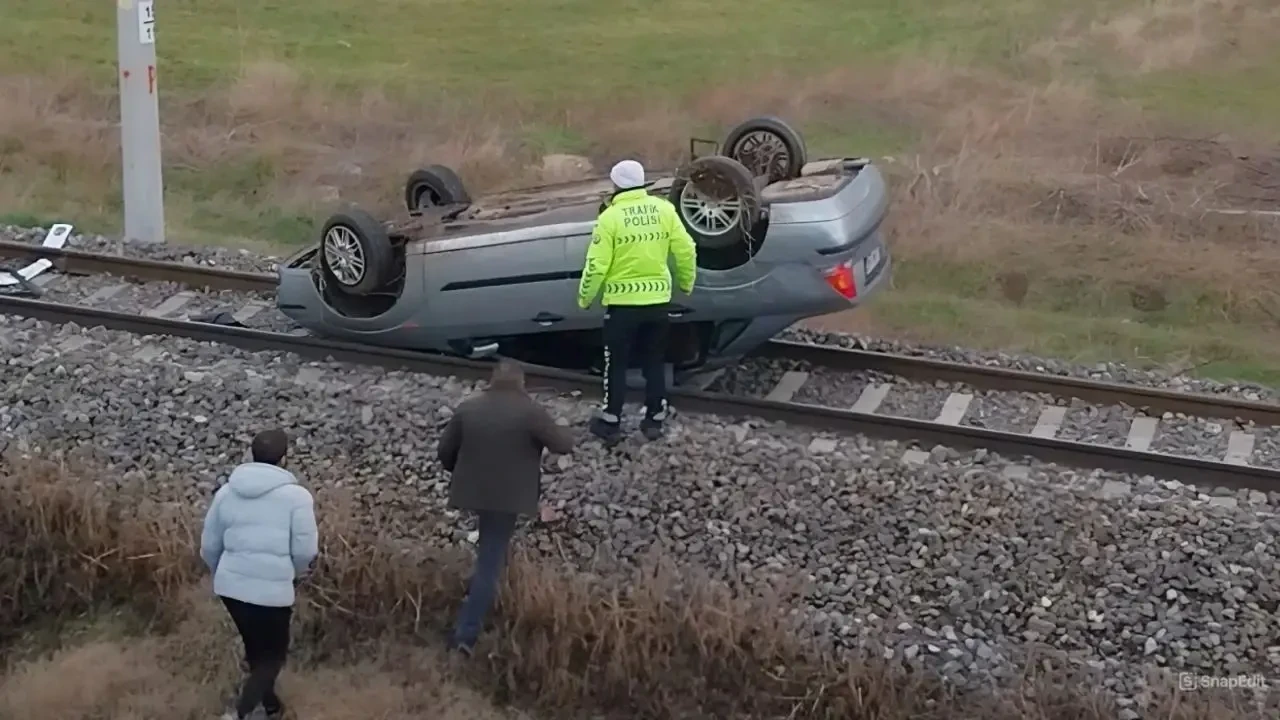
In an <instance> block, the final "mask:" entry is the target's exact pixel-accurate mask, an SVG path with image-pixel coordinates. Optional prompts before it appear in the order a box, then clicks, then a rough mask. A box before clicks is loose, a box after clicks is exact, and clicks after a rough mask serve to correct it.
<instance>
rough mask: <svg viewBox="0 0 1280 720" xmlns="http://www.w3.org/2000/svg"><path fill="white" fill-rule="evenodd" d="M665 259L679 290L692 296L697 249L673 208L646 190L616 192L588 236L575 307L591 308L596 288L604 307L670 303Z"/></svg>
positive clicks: (668, 275) (669, 283) (667, 270)
mask: <svg viewBox="0 0 1280 720" xmlns="http://www.w3.org/2000/svg"><path fill="white" fill-rule="evenodd" d="M668 255H670V256H672V257H674V258H675V265H676V284H677V285H679V286H680V290H681V291H683V292H685V293H690V292H693V281H694V278H695V275H696V273H697V248H696V247H695V246H694V244H693V238H692V237H690V236H689V231H687V230H685V228H684V224H683V223H681V222H680V216H679V215H678V214H677V213H676V208H675V206H674V205H672V204H671V203H669V202H667V201H666V200H664V199H662V198H660V197H654V196H652V195H650V194H649V191H648V190H646V189H645V188H637V189H635V190H625V191H623V192H620V193H617V194H616V195H614V196H613V200H612V201H611V202H610V203H609V207H607V208H605V209H604V210H603V211H602V212H601V213H600V217H599V218H598V219H597V220H596V227H595V230H594V231H593V232H592V233H591V245H590V246H589V247H588V248H587V260H586V265H585V266H584V267H583V269H582V280H581V281H580V282H579V283H578V307H581V308H583V309H586V308H587V307H590V305H591V303H592V302H594V301H595V299H596V295H598V294H600V291H601V288H603V289H604V298H603V303H604V305H605V306H609V305H661V304H663V303H667V302H670V301H671V270H670V269H669V268H668V267H667V256H668Z"/></svg>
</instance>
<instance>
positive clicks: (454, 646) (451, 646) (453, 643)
mask: <svg viewBox="0 0 1280 720" xmlns="http://www.w3.org/2000/svg"><path fill="white" fill-rule="evenodd" d="M475 645H476V644H475V642H474V641H472V642H459V641H458V639H457V638H455V637H454V636H453V633H450V634H449V638H448V639H447V640H445V643H444V647H445V649H446V650H448V651H449V652H451V653H457V654H458V655H461V656H462V657H467V658H469V657H471V656H472V655H473V654H474V653H475V649H476V648H475Z"/></svg>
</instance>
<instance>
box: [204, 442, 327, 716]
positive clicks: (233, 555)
mask: <svg viewBox="0 0 1280 720" xmlns="http://www.w3.org/2000/svg"><path fill="white" fill-rule="evenodd" d="M288 449H289V438H288V436H287V435H285V433H284V431H283V430H268V431H266V432H262V433H259V434H258V436H257V437H255V438H254V439H253V448H252V452H253V462H248V463H244V464H243V465H240V466H238V467H236V468H235V469H234V470H232V471H231V477H230V478H228V479H227V482H226V484H224V485H223V486H222V487H220V488H218V492H217V493H215V494H214V496H213V502H212V503H211V504H210V505H209V511H208V513H207V514H206V515H205V519H204V532H203V533H202V534H201V537H200V557H201V558H203V559H204V562H205V564H206V565H208V566H209V570H210V571H211V572H212V573H213V592H214V593H215V594H216V595H217V596H218V597H219V598H220V599H221V600H222V603H223V605H225V606H226V608H227V612H228V613H230V614H231V620H232V622H234V623H235V625H236V630H238V631H239V633H240V639H241V640H243V641H244V653H245V661H246V664H247V665H248V666H249V677H248V678H246V679H245V682H244V685H243V686H242V687H241V689H240V694H239V697H238V698H237V699H236V703H235V708H234V709H233V710H231V711H228V712H227V713H226V714H225V715H223V716H222V717H223V720H243V718H247V717H249V714H250V713H252V712H253V711H254V710H255V709H257V707H258V706H259V705H261V706H262V708H263V710H264V711H266V713H267V717H268V718H279V717H282V716H283V715H284V704H283V703H282V702H281V701H280V698H279V697H278V696H277V695H276V692H275V683H276V677H277V676H279V674H280V671H281V670H282V669H283V668H284V664H285V659H286V657H287V656H288V652H289V621H290V619H291V616H292V614H293V603H294V582H295V581H296V580H297V578H298V577H299V576H301V575H302V574H303V573H305V572H306V571H307V570H308V569H309V568H310V566H311V563H312V562H313V561H314V560H315V558H316V556H317V555H318V554H319V552H320V550H319V533H318V532H317V530H316V516H315V506H314V501H313V500H312V497H311V493H310V492H308V491H307V489H306V488H304V487H302V486H301V485H299V484H298V479H297V478H296V477H294V475H293V473H291V472H289V471H288V470H285V469H284V468H283V467H281V463H282V462H283V461H284V456H285V454H286V453H287V452H288Z"/></svg>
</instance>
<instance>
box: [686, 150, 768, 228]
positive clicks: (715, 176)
mask: <svg viewBox="0 0 1280 720" xmlns="http://www.w3.org/2000/svg"><path fill="white" fill-rule="evenodd" d="M667 199H668V200H670V201H671V204H673V205H675V206H676V213H677V214H679V216H680V221H681V222H682V223H684V226H685V229H687V230H688V231H689V234H690V235H692V236H693V241H694V243H695V244H697V246H698V249H699V250H721V249H725V248H733V247H735V246H743V245H746V244H748V243H750V242H751V241H752V231H753V230H754V229H755V227H756V225H757V223H758V222H759V221H760V218H761V215H762V211H761V203H760V191H759V190H758V189H756V184H755V180H754V178H752V176H751V171H750V170H748V169H747V168H745V167H743V165H742V163H740V162H738V161H737V160H734V159H733V158H729V157H724V156H722V155H708V156H705V157H701V158H698V159H697V160H694V161H693V162H691V163H689V165H688V166H686V167H685V168H683V169H681V170H680V171H679V172H678V173H676V179H675V181H674V182H672V183H671V190H670V191H669V192H668V194H667ZM727 204H731V205H732V206H734V207H736V210H731V209H730V208H728V207H726V205H727Z"/></svg>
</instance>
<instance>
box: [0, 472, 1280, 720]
mask: <svg viewBox="0 0 1280 720" xmlns="http://www.w3.org/2000/svg"><path fill="white" fill-rule="evenodd" d="M94 478H95V473H93V472H90V471H73V470H69V469H67V468H61V467H55V466H52V465H39V464H36V465H32V464H19V465H10V466H8V467H7V469H6V470H5V471H4V474H3V476H0V548H3V549H0V577H3V578H4V579H5V585H4V592H3V594H2V595H0V628H3V629H4V632H5V633H6V634H8V635H10V636H14V635H18V634H21V633H23V632H24V631H25V632H28V633H31V632H37V631H41V630H43V631H44V632H45V633H53V634H55V635H56V634H59V633H61V634H63V636H64V637H63V644H62V647H61V648H60V649H58V650H56V651H54V652H53V653H52V654H47V653H41V652H39V651H38V648H35V647H33V646H35V645H38V644H39V643H38V642H36V641H34V640H29V641H28V642H27V643H26V645H24V646H14V645H12V644H10V645H8V647H9V648H10V650H9V660H10V668H9V671H8V675H7V677H6V681H5V683H4V685H3V689H0V717H57V718H59V719H60V720H79V719H80V718H84V719H86V720H88V718H100V717H120V718H123V717H128V718H136V719H138V720H150V719H151V718H162V717H163V718H166V719H168V720H172V719H174V718H195V717H199V716H201V715H202V714H205V713H209V712H213V711H215V710H217V708H218V707H219V705H218V704H219V702H220V701H222V700H223V699H225V697H226V694H227V693H228V692H230V690H231V689H232V686H233V683H234V681H235V679H236V678H235V676H234V673H235V672H236V657H235V651H236V649H235V645H234V642H233V640H232V635H231V634H230V632H229V630H228V625H229V623H226V622H224V621H223V620H222V615H221V612H220V610H219V608H218V607H217V605H216V604H215V603H214V602H213V601H212V600H211V599H210V598H209V596H208V595H207V592H208V590H207V584H203V583H201V577H200V576H201V572H200V568H199V567H198V566H197V564H198V561H197V560H195V552H194V550H195V548H194V547H193V545H192V542H193V538H192V529H193V528H194V527H195V526H196V522H197V517H198V512H199V510H200V509H199V508H173V507H149V506H147V504H146V503H139V502H137V501H136V499H134V498H121V497H118V496H117V497H109V496H107V495H106V494H105V493H103V492H100V491H99V490H97V483H95V482H94ZM319 507H320V509H321V511H322V517H321V525H322V531H321V532H322V541H323V547H322V562H321V564H320V566H319V568H318V570H317V572H316V573H315V574H314V575H313V576H312V577H311V578H310V579H309V580H308V581H307V582H306V583H305V584H304V586H303V587H302V590H301V598H302V599H301V602H300V606H299V611H298V617H297V620H296V624H295V637H296V638H297V641H296V647H297V655H296V661H295V662H293V664H292V665H291V666H290V668H289V669H288V670H287V671H286V677H285V679H284V683H285V689H287V691H288V692H289V697H290V698H293V699H294V702H295V705H297V707H298V709H299V710H301V711H302V712H301V713H300V715H299V716H300V717H307V718H332V719H333V720H342V719H345V718H356V717H360V718H368V717H379V718H408V717H413V716H419V714H420V713H425V712H430V713H432V715H433V716H435V717H445V718H452V717H458V718H462V717H468V718H473V717H475V718H487V717H501V716H504V715H502V713H504V712H508V711H507V710H498V709H495V707H494V705H495V704H496V705H503V706H505V705H507V704H508V703H512V702H514V703H516V704H518V705H520V706H522V707H525V708H526V709H529V710H532V711H535V712H540V713H542V714H545V716H546V717H567V716H570V714H571V713H575V712H578V713H593V714H599V715H606V716H616V717H628V718H700V717H716V718H784V717H785V718H794V719H796V720H799V719H801V718H829V719H834V718H842V719H853V718H884V719H886V720H893V719H897V718H902V719H904V720H905V719H906V718H975V717H983V718H988V719H990V720H1014V719H1015V718H1017V719H1019V720H1021V719H1025V718H1044V719H1046V720H1048V719H1061V720H1067V719H1068V718H1069V719H1071V720H1082V719H1083V720H1088V719H1091V718H1107V717H1113V716H1114V711H1115V708H1114V707H1111V706H1109V705H1107V703H1106V702H1104V701H1103V700H1102V699H1100V698H1098V697H1095V696H1093V695H1091V694H1090V693H1089V692H1088V691H1087V690H1083V689H1082V685H1081V684H1080V683H1081V682H1083V681H1086V680H1087V679H1086V678H1073V677H1070V676H1064V675H1062V674H1060V671H1059V674H1055V675H1053V676H1052V677H1048V676H1046V675H1045V674H1044V673H1030V674H1028V675H1027V676H1026V677H1025V678H1024V683H1023V685H1022V686H1021V687H1019V688H1017V691H1016V692H1004V693H1002V694H998V695H993V694H991V693H989V692H974V693H970V694H956V693H953V692H951V691H949V690H948V688H946V687H945V686H943V685H942V684H940V683H939V682H938V681H937V680H935V679H932V678H931V677H929V676H927V675H922V674H918V673H912V672H910V671H907V670H905V669H904V668H902V667H898V666H894V665H891V664H887V663H884V662H881V661H879V660H876V659H871V658H864V659H861V660H856V659H850V660H842V661H837V660H836V659H835V658H833V657H831V656H830V655H827V654H824V653H823V652H821V651H820V650H819V649H817V648H816V647H815V646H811V645H809V644H807V643H806V642H803V641H801V640H799V639H798V638H797V635H796V634H795V632H794V631H793V630H791V629H790V628H789V626H788V625H787V623H786V620H785V617H786V613H785V612H783V611H782V609H781V607H780V606H779V604H778V599H777V598H766V597H753V598H744V597H737V596H734V595H733V594H731V593H730V592H729V591H728V590H726V589H725V588H723V587H720V586H717V585H714V584H711V583H708V582H705V581H703V580H700V579H698V577H697V576H696V575H692V574H689V571H680V570H677V569H675V568H673V567H672V566H670V565H668V564H665V563H661V562H659V563H656V564H655V565H654V566H653V567H651V568H648V569H646V570H644V571H641V572H639V573H638V574H637V575H636V576H635V577H633V578H631V579H630V580H629V581H627V582H625V583H620V584H613V583H610V582H606V581H604V580H602V579H599V578H595V577H591V576H586V575H581V574H578V573H573V572H570V571H569V570H567V569H564V568H559V567H555V566H550V565H546V564H537V563H534V562H532V561H530V560H529V559H527V558H523V557H518V558H516V560H515V562H514V564H513V567H512V572H511V574H510V577H509V583H508V584H507V585H505V586H504V588H503V591H502V595H501V598H500V607H499V611H498V613H497V618H496V622H497V626H498V627H497V632H495V633H492V634H490V635H489V636H487V640H486V641H485V642H486V643H487V645H483V646H482V647H481V652H480V653H479V654H478V655H477V660H476V661H473V662H472V663H471V664H469V665H462V664H455V665H448V664H445V663H443V662H442V660H441V659H440V657H439V656H438V655H437V653H436V651H435V650H433V649H432V648H433V647H435V643H434V642H433V640H434V638H435V637H436V636H437V633H438V632H440V631H441V630H443V629H444V626H445V623H446V622H447V620H448V619H449V617H450V611H451V610H452V609H453V606H454V604H455V603H456V602H457V601H458V600H459V599H460V596H461V594H462V578H463V576H462V574H461V572H460V571H461V569H462V568H461V567H460V566H459V565H458V564H457V560H458V558H457V557H456V556H454V555H453V554H450V553H442V552H433V551H427V550H424V549H422V548H415V549H406V548H402V547H397V546H396V545H395V544H394V543H392V542H391V541H390V540H389V539H388V538H383V537H379V536H378V535H377V534H376V532H374V530H373V529H371V528H367V527H358V526H356V525H355V524H354V523H353V522H352V520H351V518H350V517H349V515H348V514H347V513H346V512H345V511H344V510H343V505H342V504H341V503H340V502H339V503H337V504H335V503H334V501H333V500H332V499H331V498H327V497H325V496H323V494H322V495H321V497H320V503H319ZM122 608H127V609H128V610H127V616H128V617H129V618H131V619H132V622H133V624H134V625H136V624H138V623H139V622H144V623H145V624H146V627H147V628H148V632H147V634H146V635H142V636H140V635H138V634H137V633H129V632H116V633H102V632H99V633H97V634H91V635H89V636H82V637H80V638H78V639H77V638H75V637H74V636H70V635H66V633H67V632H68V628H70V627H72V626H71V625H68V623H70V622H72V621H73V620H74V619H75V618H82V617H85V616H86V615H89V616H94V615H93V614H94V613H96V614H97V615H96V616H97V617H101V616H102V614H103V613H105V612H108V611H110V610H112V609H114V610H115V611H117V612H121V609H122ZM8 639H10V640H12V639H13V638H12V637H10V638H8ZM15 648H18V649H15ZM480 658H485V659H480ZM1155 687H1156V689H1155V690H1153V693H1154V694H1153V700H1152V702H1153V703H1154V705H1153V708H1154V709H1155V710H1156V712H1155V713H1154V714H1153V716H1159V717H1164V718H1174V719H1179V720H1201V719H1203V720H1209V719H1210V718H1213V719H1214V720H1229V719H1237V718H1251V717H1263V715H1260V714H1258V713H1259V712H1261V710H1256V709H1255V710H1256V712H1255V711H1253V710H1250V709H1248V708H1245V707H1230V706H1229V705H1228V704H1225V703H1226V701H1229V700H1231V698H1230V697H1227V696H1218V697H1213V696H1210V695H1205V694H1198V695H1195V696H1190V695H1178V694H1176V693H1173V692H1171V691H1164V690H1160V689H1159V688H1160V687H1161V686H1159V685H1157V686H1155ZM482 697H483V698H484V699H486V700H487V701H488V702H489V703H490V704H486V702H485V701H484V700H482V699H481V698H482ZM446 708H447V709H449V711H451V712H453V713H454V714H452V715H450V714H448V712H446V710H445V709H446Z"/></svg>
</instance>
